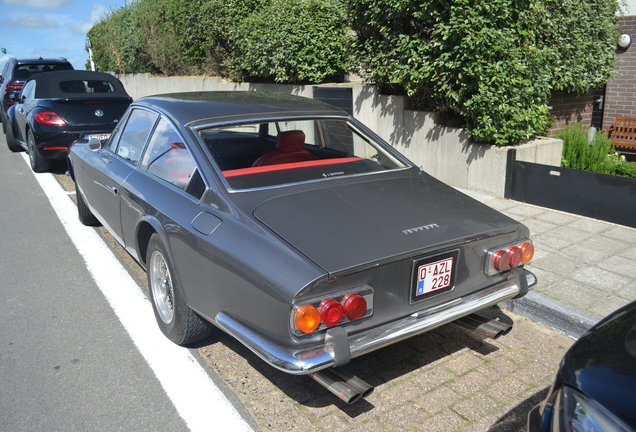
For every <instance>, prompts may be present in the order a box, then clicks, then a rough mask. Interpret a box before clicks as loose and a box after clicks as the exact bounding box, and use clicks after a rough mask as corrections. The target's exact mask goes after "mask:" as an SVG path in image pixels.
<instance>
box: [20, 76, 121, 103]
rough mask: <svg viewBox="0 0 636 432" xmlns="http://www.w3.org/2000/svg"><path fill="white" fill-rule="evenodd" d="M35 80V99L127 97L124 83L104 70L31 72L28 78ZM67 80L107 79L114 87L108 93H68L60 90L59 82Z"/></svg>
mask: <svg viewBox="0 0 636 432" xmlns="http://www.w3.org/2000/svg"><path fill="white" fill-rule="evenodd" d="M30 81H35V82H36V83H37V84H36V90H35V91H36V93H35V97H36V99H41V98H65V99H68V98H73V99H75V98H96V97H98V98H105V97H107V98H112V97H129V96H128V93H126V90H125V89H124V85H123V84H122V83H121V81H119V79H117V78H116V77H114V76H113V75H111V74H109V73H105V72H92V71H83V70H63V71H50V72H44V73H36V74H33V75H32V76H31V77H30V78H29V79H28V80H27V83H28V82H30ZM68 81H108V82H109V83H111V84H112V85H113V87H114V88H115V91H114V92H109V93H69V92H64V91H62V89H61V87H60V85H59V84H60V83H63V82H68Z"/></svg>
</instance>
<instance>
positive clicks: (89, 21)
mask: <svg viewBox="0 0 636 432" xmlns="http://www.w3.org/2000/svg"><path fill="white" fill-rule="evenodd" d="M126 3H127V1H126V0H0V48H5V49H6V50H7V53H6V54H2V52H0V73H2V67H4V63H5V62H6V61H7V60H8V59H9V58H11V57H16V58H37V57H43V58H59V57H65V58H66V59H67V60H68V61H70V62H71V64H72V65H73V67H74V68H75V69H86V61H87V60H88V53H87V52H86V50H85V46H86V33H87V32H88V30H89V29H90V28H91V27H92V26H93V25H94V24H95V23H96V22H98V21H100V19H102V18H103V17H104V16H105V15H106V14H107V13H108V12H109V11H111V10H116V9H119V8H120V7H122V6H124V5H125V4H126Z"/></svg>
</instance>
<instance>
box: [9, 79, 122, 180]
mask: <svg viewBox="0 0 636 432" xmlns="http://www.w3.org/2000/svg"><path fill="white" fill-rule="evenodd" d="M12 97H14V96H13V95H12ZM15 102H16V104H15V105H12V106H11V107H10V108H9V109H8V111H7V117H8V125H7V130H6V135H7V136H6V138H7V146H8V147H9V149H11V150H12V151H22V150H26V151H28V152H29V159H30V161H31V168H32V169H33V171H35V172H42V171H47V170H48V169H49V165H50V161H51V160H62V161H63V160H65V159H66V156H67V153H68V148H69V146H70V145H71V144H72V143H73V141H75V140H77V139H79V138H91V137H95V138H98V139H107V138H108V137H109V136H110V132H111V131H112V130H113V128H114V127H115V126H116V125H117V122H118V121H119V119H120V118H121V116H122V115H123V114H124V112H125V111H126V109H127V108H128V105H130V103H131V102H132V98H131V97H130V96H128V94H127V93H126V90H124V86H123V85H122V83H121V82H120V81H119V80H118V79H117V78H115V77H114V76H112V75H110V74H107V73H102V72H91V71H75V70H65V71H53V72H47V73H40V74H35V75H32V76H31V78H29V79H28V80H27V82H26V83H25V85H24V87H23V88H22V92H21V93H20V94H19V96H18V99H17V100H16V101H15Z"/></svg>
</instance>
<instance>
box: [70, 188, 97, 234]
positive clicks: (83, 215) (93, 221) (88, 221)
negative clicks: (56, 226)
mask: <svg viewBox="0 0 636 432" xmlns="http://www.w3.org/2000/svg"><path fill="white" fill-rule="evenodd" d="M75 191H76V192H75V196H76V197H77V216H78V218H79V220H80V222H81V223H82V224H84V225H86V226H95V227H96V226H101V222H100V221H99V219H97V218H96V217H95V215H94V214H93V212H92V211H91V209H89V208H88V205H86V201H84V197H83V196H82V193H81V192H80V191H79V189H78V188H77V184H76V185H75Z"/></svg>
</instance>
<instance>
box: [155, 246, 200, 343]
mask: <svg viewBox="0 0 636 432" xmlns="http://www.w3.org/2000/svg"><path fill="white" fill-rule="evenodd" d="M146 272H147V275H148V291H149V293H150V302H151V303H152V310H153V311H154V313H155V318H156V319H157V324H158V325H159V329H161V332H162V333H163V334H164V335H165V336H166V337H167V338H168V339H170V340H171V341H172V342H174V343H176V344H177V345H188V344H191V343H193V342H196V341H199V340H201V339H204V338H206V337H207V336H208V335H209V334H210V332H211V331H212V324H210V323H209V322H207V321H205V320H204V319H202V318H201V317H200V316H199V315H197V314H196V312H194V311H193V310H192V309H190V308H189V307H188V305H187V304H186V303H185V300H184V297H183V293H182V291H181V288H180V287H179V286H178V284H177V283H176V281H175V280H174V277H173V275H174V274H175V273H174V270H173V266H172V263H171V262H170V260H169V258H168V254H167V253H166V251H165V249H164V247H163V244H162V243H161V240H160V239H159V236H158V235H157V234H153V235H152V237H150V242H148V252H147V254H146Z"/></svg>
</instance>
